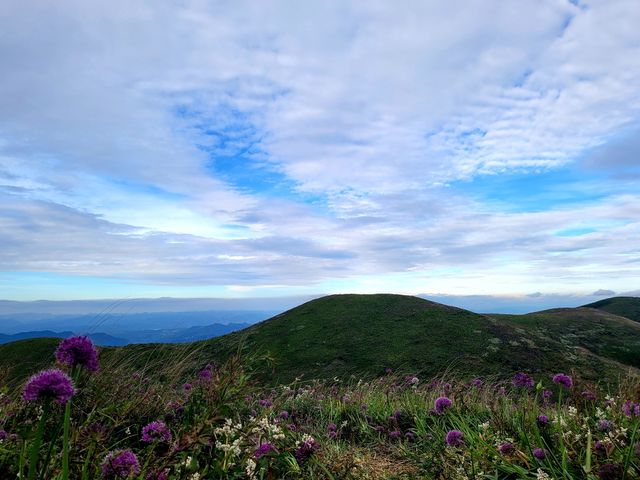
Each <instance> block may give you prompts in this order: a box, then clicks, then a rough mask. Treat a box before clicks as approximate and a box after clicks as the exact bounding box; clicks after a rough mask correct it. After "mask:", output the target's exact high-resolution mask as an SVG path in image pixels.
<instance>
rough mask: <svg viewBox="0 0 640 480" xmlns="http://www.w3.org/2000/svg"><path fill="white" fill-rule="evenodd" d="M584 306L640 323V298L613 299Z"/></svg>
mask: <svg viewBox="0 0 640 480" xmlns="http://www.w3.org/2000/svg"><path fill="white" fill-rule="evenodd" d="M584 306H585V307H586V308H596V309H598V310H604V311H605V312H609V313H613V314H614V315H620V316H621V317H627V318H629V319H631V320H634V321H636V322H640V298H638V297H613V298H607V299H605V300H600V301H598V302H594V303H590V304H589V305H584Z"/></svg>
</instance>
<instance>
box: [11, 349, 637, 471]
mask: <svg viewBox="0 0 640 480" xmlns="http://www.w3.org/2000/svg"><path fill="white" fill-rule="evenodd" d="M54 360H55V361H56V365H55V366H52V368H51V369H47V370H45V371H43V372H40V373H38V374H36V375H34V376H33V377H31V378H30V379H28V380H27V381H25V382H24V384H22V385H21V386H18V387H15V388H9V387H8V386H6V385H5V386H4V387H2V393H1V394H0V478H2V479H5V478H6V479H15V478H20V479H29V480H34V479H47V480H48V479H63V480H65V479H82V480H85V479H87V480H88V479H98V478H103V479H125V478H128V479H145V480H161V479H164V480H168V479H181V480H186V479H189V480H198V479H199V480H205V479H240V478H249V479H277V478H288V479H313V478H318V479H348V478H353V479H382V478H389V479H392V478H396V479H414V478H416V479H565V480H569V479H623V480H624V479H629V480H632V479H638V478H640V432H638V426H639V424H640V405H639V403H638V402H639V400H640V381H639V380H638V379H636V378H631V377H629V378H625V379H622V381H621V382H619V383H618V384H616V385H615V387H614V386H608V385H594V384H583V383H581V381H580V380H579V378H577V376H575V375H567V374H565V373H558V374H557V375H555V376H553V377H551V378H546V377H545V378H540V377H537V376H536V375H533V374H531V375H530V374H527V373H524V372H523V373H519V374H517V375H515V376H514V377H513V378H509V379H503V380H496V379H479V378H478V379H473V380H466V381H461V380H456V379H451V378H437V379H420V378H417V377H415V376H412V375H400V374H398V373H396V372H392V371H390V370H389V371H387V373H386V374H385V375H384V376H382V377H380V378H377V379H375V380H371V381H357V380H352V381H349V382H343V381H341V380H339V379H335V380H334V381H329V382H326V381H325V382H311V383H309V382H306V383H301V382H293V383H292V384H289V385H283V386H278V387H271V386H265V385H261V384H260V383H258V382H257V381H254V380H253V379H252V376H251V370H252V365H255V364H256V362H263V361H264V359H255V358H246V357H245V358H242V359H241V358H240V357H233V358H231V359H229V360H228V361H227V362H226V363H224V364H220V365H214V364H206V365H202V367H201V368H200V369H198V370H197V371H190V370H189V368H188V367H187V365H189V362H182V361H181V359H176V360H175V362H174V363H172V365H167V367H166V369H164V370H163V371H158V370H157V369H155V368H154V369H145V368H138V369H136V370H135V371H133V370H132V368H131V365H128V364H123V363H120V364H118V365H100V361H99V358H98V353H97V351H96V349H95V348H94V346H93V345H92V344H91V342H90V341H89V340H88V339H86V338H84V337H75V338H72V339H67V340H64V341H62V342H61V344H60V346H59V347H58V350H57V351H56V358H55V359H53V358H52V363H53V361H54ZM133 363H135V362H132V364H133ZM0 380H1V377H0Z"/></svg>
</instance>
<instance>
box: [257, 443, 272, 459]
mask: <svg viewBox="0 0 640 480" xmlns="http://www.w3.org/2000/svg"><path fill="white" fill-rule="evenodd" d="M271 452H277V450H276V447H275V446H274V445H273V444H271V443H268V442H267V443H263V444H262V445H260V446H259V447H258V448H256V451H255V453H254V454H253V456H254V457H255V458H262V457H264V456H265V455H268V454H269V453H271Z"/></svg>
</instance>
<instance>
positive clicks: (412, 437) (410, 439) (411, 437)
mask: <svg viewBox="0 0 640 480" xmlns="http://www.w3.org/2000/svg"><path fill="white" fill-rule="evenodd" d="M404 438H405V440H407V441H408V442H413V441H415V439H416V436H415V435H414V434H413V432H407V433H405V434H404ZM639 445H640V444H639Z"/></svg>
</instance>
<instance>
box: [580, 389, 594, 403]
mask: <svg viewBox="0 0 640 480" xmlns="http://www.w3.org/2000/svg"><path fill="white" fill-rule="evenodd" d="M580 395H582V398H584V399H585V400H589V401H592V402H595V400H596V394H595V393H593V392H592V391H591V390H585V391H584V392H582V393H581V394H580Z"/></svg>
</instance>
